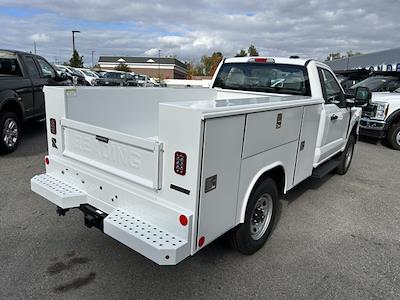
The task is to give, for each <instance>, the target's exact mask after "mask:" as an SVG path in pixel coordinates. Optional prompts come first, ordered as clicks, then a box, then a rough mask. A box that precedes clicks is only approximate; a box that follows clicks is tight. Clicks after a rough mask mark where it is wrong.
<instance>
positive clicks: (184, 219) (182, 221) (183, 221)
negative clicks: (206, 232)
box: [179, 215, 189, 226]
mask: <svg viewBox="0 0 400 300" xmlns="http://www.w3.org/2000/svg"><path fill="white" fill-rule="evenodd" d="M179 222H181V224H182V226H186V225H187V224H188V222H189V221H188V218H187V217H186V216H184V215H180V216H179Z"/></svg>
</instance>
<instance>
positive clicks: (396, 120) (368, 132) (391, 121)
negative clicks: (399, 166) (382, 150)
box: [360, 88, 400, 150]
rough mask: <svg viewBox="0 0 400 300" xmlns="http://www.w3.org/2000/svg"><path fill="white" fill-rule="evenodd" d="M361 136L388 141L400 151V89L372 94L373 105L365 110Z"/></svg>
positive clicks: (361, 123) (361, 124)
mask: <svg viewBox="0 0 400 300" xmlns="http://www.w3.org/2000/svg"><path fill="white" fill-rule="evenodd" d="M360 135H363V136H368V137H374V138H378V139H386V140H387V142H388V143H389V145H390V146H392V147H393V148H394V149H396V150H400V88H398V89H396V90H395V91H393V92H391V93H390V92H375V93H372V101H371V103H370V104H369V105H368V106H367V107H365V108H363V112H362V118H361V122H360Z"/></svg>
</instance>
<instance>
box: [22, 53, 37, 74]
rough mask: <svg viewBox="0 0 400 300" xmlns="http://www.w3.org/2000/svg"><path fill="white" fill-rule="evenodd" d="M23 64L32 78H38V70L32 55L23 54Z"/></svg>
mask: <svg viewBox="0 0 400 300" xmlns="http://www.w3.org/2000/svg"><path fill="white" fill-rule="evenodd" d="M25 64H26V67H27V69H28V72H29V75H31V77H32V78H40V73H39V70H38V68H37V66H36V64H35V61H34V60H33V57H32V56H25Z"/></svg>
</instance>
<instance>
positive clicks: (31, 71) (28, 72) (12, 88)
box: [0, 49, 69, 154]
mask: <svg viewBox="0 0 400 300" xmlns="http://www.w3.org/2000/svg"><path fill="white" fill-rule="evenodd" d="M68 84H69V80H68V78H67V77H66V76H62V75H61V76H60V75H58V73H57V72H56V70H55V69H54V67H53V66H52V65H51V64H49V63H48V62H47V61H46V60H45V59H44V58H43V57H41V56H38V55H34V54H31V53H26V52H20V51H12V50H1V49H0V153H2V154H5V153H10V152H12V151H14V150H15V149H16V148H17V146H18V142H19V139H20V134H21V124H22V123H23V122H24V121H26V120H30V119H41V118H44V116H45V107H44V94H43V86H44V85H68Z"/></svg>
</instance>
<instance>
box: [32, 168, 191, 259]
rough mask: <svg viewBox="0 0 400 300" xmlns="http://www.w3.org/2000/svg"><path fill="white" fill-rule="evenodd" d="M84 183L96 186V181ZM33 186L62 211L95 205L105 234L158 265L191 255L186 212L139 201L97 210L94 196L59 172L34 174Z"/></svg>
mask: <svg viewBox="0 0 400 300" xmlns="http://www.w3.org/2000/svg"><path fill="white" fill-rule="evenodd" d="M85 184H90V185H93V184H94V182H86V183H85ZM31 189H32V191H34V192H35V193H37V194H39V195H40V196H42V197H44V198H46V199H48V200H49V201H51V202H52V203H54V204H55V205H57V206H58V207H60V208H61V209H62V210H63V211H66V210H68V209H69V208H80V207H82V206H85V205H87V206H92V207H93V209H95V211H96V213H97V214H99V215H100V216H101V215H103V216H104V217H103V218H100V222H102V224H99V226H96V227H99V228H102V229H103V232H104V233H105V234H107V235H109V236H111V237H112V238H114V239H116V240H118V241H119V242H121V243H123V244H125V245H126V246H128V247H130V248H131V249H133V250H135V251H137V252H139V253H140V254H142V255H143V256H145V257H147V258H149V259H151V260H152V261H154V262H155V263H157V264H159V265H176V264H177V263H179V262H180V261H182V260H183V259H185V258H186V257H188V256H189V255H190V254H191V247H190V245H191V244H190V240H191V238H190V237H191V232H192V222H193V217H192V215H188V213H187V212H183V211H182V212H179V211H176V210H173V209H171V210H168V208H167V209H166V208H165V207H164V208H162V207H160V209H155V207H156V206H155V205H154V204H149V205H148V207H147V208H146V207H143V206H145V205H146V204H144V205H143V203H142V204H139V203H138V204H137V211H136V210H135V209H132V208H128V207H124V208H120V207H114V208H112V210H111V211H103V210H101V209H97V208H98V206H96V204H95V203H96V201H94V199H93V195H91V194H89V193H87V191H85V190H83V189H82V188H81V187H79V186H76V185H75V184H71V183H69V181H68V182H67V181H65V180H64V179H63V177H62V176H60V175H58V174H41V175H37V176H35V177H33V178H32V179H31ZM104 189H106V182H104ZM133 197H134V196H133V195H132V198H133ZM98 201H100V200H98ZM88 204H90V205H88ZM144 212H145V213H144ZM180 214H185V215H186V216H187V218H188V224H187V225H186V226H185V227H183V226H182V225H181V224H180V223H179V215H180ZM174 222H175V223H176V228H177V230H176V231H174V230H173V229H174V228H175V224H171V223H174ZM178 226H179V227H178Z"/></svg>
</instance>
